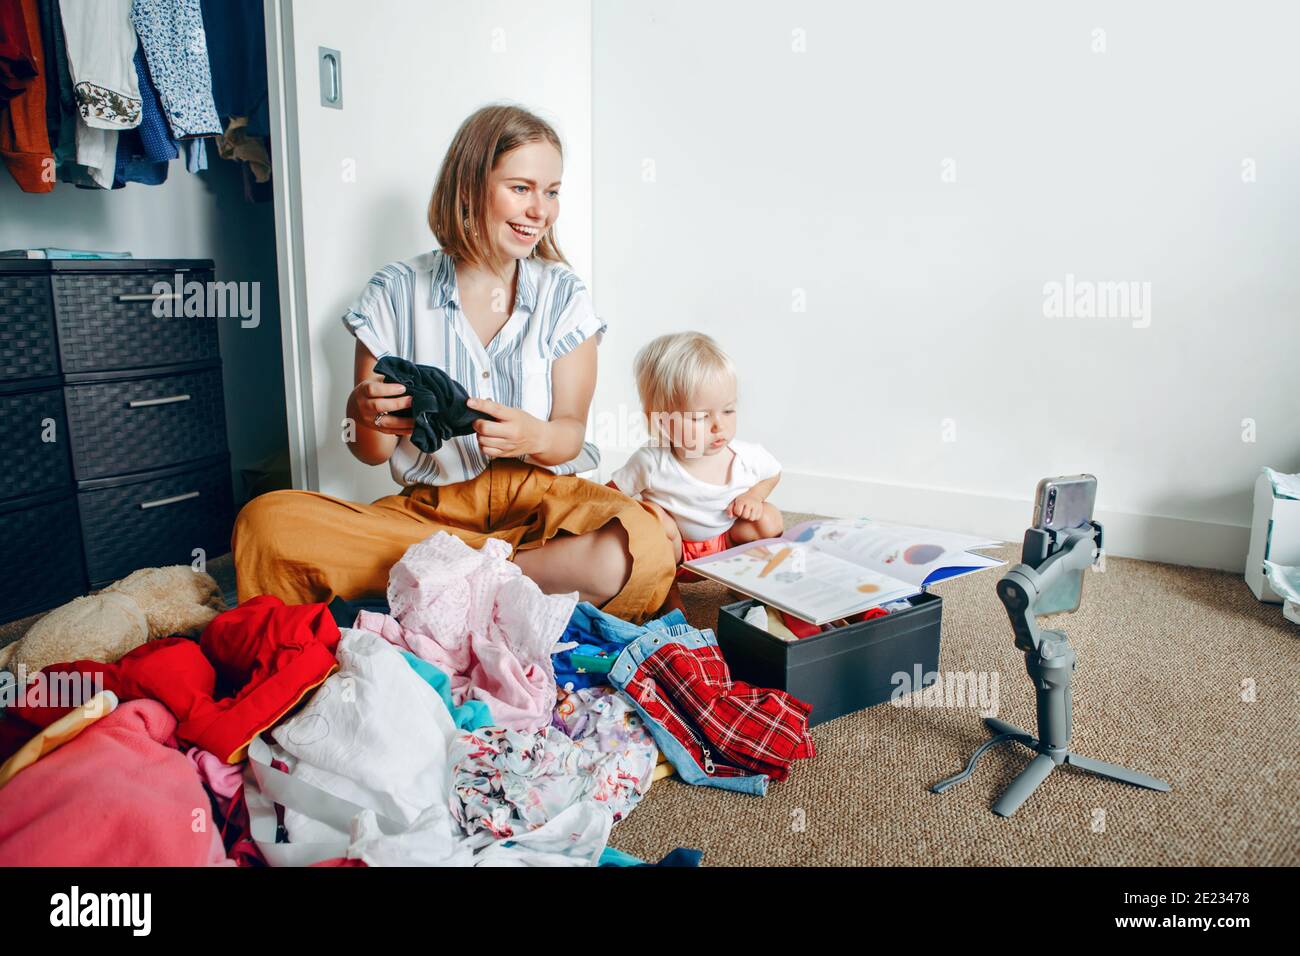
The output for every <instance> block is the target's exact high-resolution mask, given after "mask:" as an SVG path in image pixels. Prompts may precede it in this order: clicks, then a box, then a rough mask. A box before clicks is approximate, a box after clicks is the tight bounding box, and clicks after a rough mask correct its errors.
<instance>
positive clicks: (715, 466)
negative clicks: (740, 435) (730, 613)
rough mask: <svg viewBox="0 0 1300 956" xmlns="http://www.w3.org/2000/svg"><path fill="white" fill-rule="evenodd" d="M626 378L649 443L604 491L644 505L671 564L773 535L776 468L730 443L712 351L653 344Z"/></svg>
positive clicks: (732, 384)
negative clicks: (668, 545)
mask: <svg viewBox="0 0 1300 956" xmlns="http://www.w3.org/2000/svg"><path fill="white" fill-rule="evenodd" d="M635 373H636V386H637V391H638V392H639V393H640V396H641V407H642V409H643V410H644V412H645V415H646V421H647V424H648V425H649V428H650V440H649V441H647V442H646V444H645V445H643V446H642V447H641V448H638V449H637V450H636V451H635V452H634V453H633V454H632V457H630V458H629V459H628V460H627V464H625V465H624V466H623V467H622V468H620V469H619V470H618V471H616V472H615V473H614V475H613V480H612V481H610V485H611V486H612V487H614V488H617V489H618V490H619V491H621V492H623V493H624V494H626V495H630V496H632V497H637V496H639V497H640V498H641V500H642V501H644V502H646V503H647V504H648V505H650V507H651V508H652V509H653V510H654V512H655V514H657V515H658V516H659V520H660V521H661V522H662V523H663V526H664V530H665V531H666V532H667V534H668V538H669V540H670V541H672V543H673V551H674V553H675V555H676V558H677V562H678V563H679V564H680V563H681V562H683V561H690V560H692V559H693V558H700V557H703V556H704V555H706V554H713V553H715V552H717V551H724V550H726V549H727V548H730V547H733V546H735V545H738V544H743V543H745V542H747V541H757V540H758V539H759V538H770V537H775V536H777V535H779V534H781V532H782V531H783V530H784V522H783V521H782V519H781V512H780V511H778V510H777V509H776V508H774V507H773V506H772V505H771V504H769V503H768V501H767V496H768V495H770V494H771V493H772V489H773V488H775V487H776V483H777V482H778V481H779V480H780V478H781V465H780V463H779V462H778V461H777V460H776V459H775V458H773V457H772V456H771V455H770V454H769V453H768V452H767V450H766V449H764V448H763V447H762V446H761V445H757V444H754V443H752V442H744V441H737V440H736V438H735V434H736V372H735V368H734V367H733V366H732V364H731V360H730V359H729V358H728V357H727V356H726V354H725V353H724V352H723V351H722V349H720V348H718V345H717V343H716V342H714V341H713V339H711V338H709V337H708V336H707V335H703V334H701V333H699V332H679V333H675V334H673V335H661V336H660V337H659V338H657V339H655V340H654V341H653V342H651V343H650V344H649V345H647V346H646V347H645V348H643V349H642V350H641V351H640V352H639V353H638V354H637V357H636V364H635Z"/></svg>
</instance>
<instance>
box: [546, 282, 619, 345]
mask: <svg viewBox="0 0 1300 956" xmlns="http://www.w3.org/2000/svg"><path fill="white" fill-rule="evenodd" d="M606 328H607V326H606V325H605V323H604V322H602V321H601V320H600V319H598V318H596V310H595V307H594V306H593V305H592V301H591V293H590V292H588V291H587V288H586V286H584V285H582V284H578V286H577V288H576V289H575V290H574V293H573V295H572V296H571V297H570V299H569V301H568V304H567V305H565V307H564V311H563V312H561V313H560V318H559V320H558V321H557V322H556V323H555V331H554V332H553V333H552V335H551V340H550V346H551V358H552V359H557V358H559V357H560V356H562V355H568V354H569V353H570V352H572V351H573V350H574V349H576V348H577V347H578V346H579V345H581V344H582V343H583V342H585V341H587V339H589V338H591V337H592V336H593V335H594V336H595V337H596V344H597V345H599V344H600V341H601V339H603V338H604V337H605V329H606Z"/></svg>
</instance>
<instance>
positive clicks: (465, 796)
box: [450, 707, 659, 839]
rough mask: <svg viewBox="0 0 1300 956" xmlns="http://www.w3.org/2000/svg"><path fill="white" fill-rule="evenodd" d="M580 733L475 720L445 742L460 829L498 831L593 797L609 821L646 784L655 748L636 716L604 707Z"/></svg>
mask: <svg viewBox="0 0 1300 956" xmlns="http://www.w3.org/2000/svg"><path fill="white" fill-rule="evenodd" d="M607 710H608V712H609V714H608V715H607V716H606V719H605V720H604V727H603V729H597V725H599V724H601V720H600V719H597V720H596V721H593V725H592V733H591V734H590V735H589V736H586V737H584V738H582V739H581V740H572V739H570V738H569V737H568V736H567V735H566V734H565V733H564V732H563V731H561V730H559V729H557V728H555V727H547V728H546V729H545V730H543V731H542V732H541V733H538V734H526V733H520V732H518V731H515V730H506V729H505V728H502V727H482V728H479V729H478V730H476V731H474V732H473V733H460V734H457V735H456V738H455V740H454V741H453V742H452V745H451V756H450V760H451V764H452V771H451V780H452V793H451V799H450V803H451V812H452V816H454V817H455V819H456V821H457V822H458V823H459V824H460V825H461V826H462V827H463V828H464V830H465V832H466V833H467V834H470V835H473V834H475V833H478V832H480V831H485V832H487V833H490V834H492V836H493V837H495V838H496V839H506V838H509V837H513V836H516V835H518V834H522V833H527V832H529V831H530V830H535V829H537V828H538V827H540V826H543V825H544V824H545V823H546V822H547V821H548V820H551V819H554V818H555V817H556V816H557V815H558V814H560V813H562V812H563V811H565V810H566V809H568V808H569V807H571V806H574V805H575V804H578V803H581V802H583V801H593V802H594V803H595V804H596V805H597V806H601V807H604V808H605V809H606V810H608V811H609V812H610V814H611V815H612V817H613V820H614V822H617V821H619V820H621V819H623V817H625V816H626V815H627V814H628V813H630V812H631V811H632V808H633V807H635V806H636V804H637V803H638V802H639V801H640V800H641V797H642V796H644V795H645V793H646V791H647V790H649V789H650V782H651V778H652V775H653V773H654V768H655V762H656V761H657V760H658V757H659V752H658V750H657V749H656V747H655V744H654V740H653V738H651V736H650V734H649V732H648V731H647V730H646V729H645V727H644V726H642V725H641V722H640V719H639V718H638V717H637V716H636V715H635V714H633V713H630V712H628V711H627V710H626V709H618V708H616V707H610V708H607Z"/></svg>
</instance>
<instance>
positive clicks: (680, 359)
mask: <svg viewBox="0 0 1300 956" xmlns="http://www.w3.org/2000/svg"><path fill="white" fill-rule="evenodd" d="M632 371H633V374H634V375H635V376H636V390H637V393H638V394H639V395H640V397H641V411H642V412H644V413H645V417H646V424H647V425H648V426H649V428H650V434H651V435H652V436H658V434H659V429H658V428H657V427H656V421H655V418H656V416H657V415H662V414H665V413H671V412H682V411H687V408H686V405H687V403H688V402H689V401H690V400H691V395H692V394H694V392H695V390H696V389H698V388H699V387H700V386H701V385H704V384H706V383H708V382H711V381H715V380H717V379H719V378H727V379H731V380H732V381H735V378H736V368H735V366H734V365H732V364H731V359H730V358H729V357H728V356H727V353H726V352H724V351H722V349H721V348H720V347H719V346H718V343H717V342H715V341H713V339H711V338H710V337H709V336H707V335H705V334H704V333H703V332H673V333H670V334H668V335H661V336H659V337H658V338H656V339H654V340H652V341H651V342H650V343H649V344H648V345H646V346H645V347H644V348H642V349H641V351H640V352H638V353H637V355H636V361H635V362H634V363H633V366H632Z"/></svg>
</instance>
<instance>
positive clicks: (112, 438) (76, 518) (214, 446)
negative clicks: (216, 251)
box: [0, 259, 234, 622]
mask: <svg viewBox="0 0 1300 956" xmlns="http://www.w3.org/2000/svg"><path fill="white" fill-rule="evenodd" d="M212 278H213V270H212V262H211V260H207V259H202V260H190V259H167V260H157V259H151V260H145V259H129V260H0V435H3V437H4V443H5V444H4V447H5V451H6V456H7V458H8V459H9V463H10V467H9V468H7V469H4V470H3V471H2V472H0V581H2V582H3V583H2V584H0V622H3V621H10V620H13V619H14V618H17V617H22V616H24V615H27V614H31V613H35V612H37V611H41V610H45V609H48V608H50V607H54V606H56V605H58V604H61V603H63V602H64V601H67V600H69V599H70V598H73V597H76V596H77V595H79V594H84V593H85V592H86V591H87V590H89V589H93V588H98V587H102V586H104V585H106V584H108V583H110V582H112V581H114V580H116V579H118V578H121V577H123V576H124V575H126V574H129V573H130V572H131V571H134V570H136V569H137V568H143V567H153V566H157V565H162V564H182V563H184V564H188V563H190V562H191V561H193V559H194V553H195V549H200V548H201V549H203V551H204V553H205V554H206V556H207V557H208V558H213V557H216V556H217V555H220V554H224V553H225V552H226V551H228V550H229V546H230V530H231V526H232V525H233V523H234V503H233V494H232V488H231V483H230V460H229V450H228V447H227V442H226V415H225V398H224V395H223V392H222V384H221V353H220V347H219V338H218V328H217V321H218V320H217V319H215V318H213V317H209V316H203V315H194V314H193V312H194V302H190V301H187V300H190V299H193V290H194V288H195V287H193V286H188V284H189V283H196V282H197V283H204V285H200V286H198V287H197V288H199V289H203V290H206V289H207V288H208V287H207V285H206V283H207V282H209V281H211V280H212ZM204 300H206V295H205V296H204ZM187 306H188V308H187ZM187 311H189V312H190V313H191V314H189V315H186V312H187Z"/></svg>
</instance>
